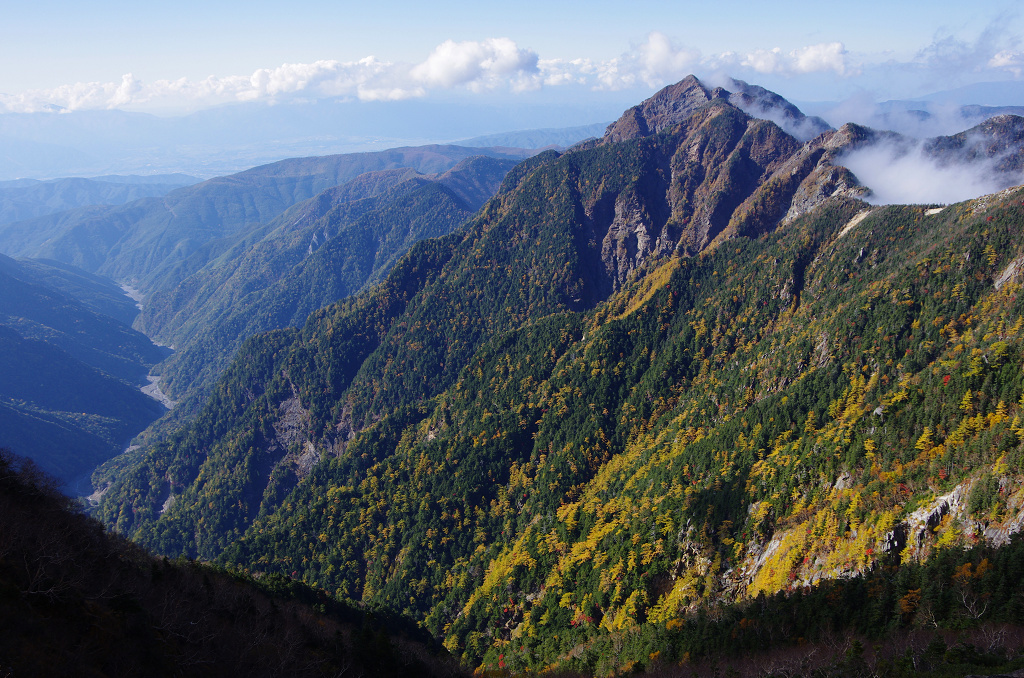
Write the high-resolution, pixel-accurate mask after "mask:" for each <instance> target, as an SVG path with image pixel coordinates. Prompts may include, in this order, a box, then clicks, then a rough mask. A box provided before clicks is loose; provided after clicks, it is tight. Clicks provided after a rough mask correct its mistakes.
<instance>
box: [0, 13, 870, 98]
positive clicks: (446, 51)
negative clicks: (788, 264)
mask: <svg viewBox="0 0 1024 678" xmlns="http://www.w3.org/2000/svg"><path fill="white" fill-rule="evenodd" d="M723 68H732V69H734V70H737V71H743V70H752V71H754V72H757V73H772V74H776V75H796V74H805V73H814V72H831V73H833V74H836V75H839V76H843V75H845V74H847V73H849V72H851V71H852V70H853V69H851V66H850V64H849V62H848V54H847V53H846V50H845V49H844V48H843V45H842V43H838V42H833V43H823V44H820V45H811V46H808V47H803V48H800V49H798V50H793V51H790V52H785V53H784V52H782V51H781V50H779V49H768V50H758V51H755V52H750V53H747V54H738V53H733V52H727V53H723V54H718V55H712V56H707V57H705V56H703V55H701V53H700V51H699V50H696V49H693V48H690V47H687V46H685V45H680V44H677V43H676V42H674V41H673V40H671V39H670V38H669V37H668V36H666V35H664V34H662V33H659V32H652V33H650V34H649V35H648V36H647V39H646V40H645V41H644V42H642V43H639V44H636V45H633V46H632V47H631V48H630V49H629V50H628V51H626V52H624V53H623V54H621V55H619V56H618V57H615V58H613V59H609V60H606V61H597V60H592V59H587V58H579V59H570V60H564V59H542V58H540V56H539V55H538V54H537V53H536V52H534V51H532V50H530V49H526V48H523V47H520V46H519V45H517V44H516V43H515V42H514V41H513V40H511V39H509V38H489V39H487V40H481V41H465V42H455V41H452V40H447V41H445V42H443V43H442V44H440V45H438V46H437V47H436V48H435V49H434V50H433V51H432V52H431V53H430V54H429V55H428V56H427V57H426V58H425V59H424V60H423V61H421V62H420V63H416V64H407V63H397V62H390V61H384V60H381V59H378V58H376V57H374V56H367V57H365V58H363V59H359V60H358V61H348V62H341V61H333V60H323V61H316V62H313V63H305V64H303V63H298V64H282V65H280V66H278V67H276V68H261V69H258V70H257V71H255V72H254V73H252V74H251V75H247V76H246V75H230V76H210V77H208V78H206V79H204V80H199V81H196V80H189V79H187V78H180V79H177V80H157V81H154V82H144V81H142V80H140V79H138V78H136V77H135V76H134V75H132V74H131V73H127V74H125V75H124V76H123V78H122V79H121V82H84V83H75V84H72V85H65V86H62V87H57V88H53V89H46V90H42V89H40V90H31V91H27V92H22V93H19V94H0V111H6V112H36V111H45V110H67V111H74V110H86V109H112V108H133V107H134V108H147V107H148V108H161V107H163V108H186V109H197V108H203V107H207V106H214V105H218V104H223V103H228V102H237V101H268V102H277V101H284V100H287V99H289V98H322V97H339V96H340V97H352V98H355V99H359V100H362V101H391V100H399V99H409V98H415V97H424V96H428V95H429V94H430V93H431V92H435V91H445V90H453V89H459V88H462V89H465V90H468V91H471V92H484V91H493V90H507V91H511V92H523V91H530V90H536V89H540V88H543V87H559V86H566V85H577V86H584V87H589V88H591V89H594V90H612V91H614V90H622V89H629V88H634V87H647V88H657V87H660V86H663V85H665V84H667V83H669V82H674V81H675V80H678V79H680V78H682V77H684V76H685V75H687V74H688V73H691V72H710V71H712V70H716V69H723Z"/></svg>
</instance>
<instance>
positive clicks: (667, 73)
mask: <svg viewBox="0 0 1024 678" xmlns="http://www.w3.org/2000/svg"><path fill="white" fill-rule="evenodd" d="M699 63H700V52H699V51H698V50H696V49H692V48H688V47H685V46H681V45H678V44H676V43H675V42H673V41H672V40H671V39H670V38H669V37H668V36H667V35H665V34H664V33H659V32H658V31H654V32H652V33H650V34H649V35H648V36H647V40H646V41H644V42H643V43H640V44H639V45H634V46H633V48H632V49H631V50H629V51H628V52H625V53H624V54H622V55H621V56H619V57H616V58H614V59H611V60H609V61H605V62H600V63H596V64H595V63H591V62H589V61H587V62H581V63H579V64H577V65H578V66H579V67H580V68H579V73H580V74H581V75H592V76H594V77H595V78H596V80H597V86H598V87H600V88H602V89H611V90H617V89H626V88H629V87H636V86H638V85H641V84H643V85H647V86H648V87H659V86H661V85H664V84H666V83H668V82H673V81H675V80H679V79H680V78H683V77H685V76H686V75H687V74H689V73H690V72H691V71H693V70H694V67H695V66H697V65H698V64H699Z"/></svg>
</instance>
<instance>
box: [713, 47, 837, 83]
mask: <svg viewBox="0 0 1024 678" xmlns="http://www.w3.org/2000/svg"><path fill="white" fill-rule="evenodd" d="M717 61H718V63H720V64H729V63H733V64H737V65H739V66H740V67H744V68H749V69H751V70H753V71H755V72H757V73H762V74H769V73H770V74H775V75H798V74H806V73H824V72H832V73H835V74H836V75H841V76H842V75H847V74H848V72H850V71H851V68H850V65H849V63H848V54H847V51H846V48H845V47H844V46H843V43H841V42H823V43H820V44H817V45H808V46H806V47H801V48H799V49H794V50H790V51H788V52H784V51H782V49H780V48H778V47H776V48H774V49H760V50H755V51H752V52H748V53H746V54H743V55H738V54H736V53H733V52H726V53H725V54H722V55H720V56H719V58H718V59H717Z"/></svg>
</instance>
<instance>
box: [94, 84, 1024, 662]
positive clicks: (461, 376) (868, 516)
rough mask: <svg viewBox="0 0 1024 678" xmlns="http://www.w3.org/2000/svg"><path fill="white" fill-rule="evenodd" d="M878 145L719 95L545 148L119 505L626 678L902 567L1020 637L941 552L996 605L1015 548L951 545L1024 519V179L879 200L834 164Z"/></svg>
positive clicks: (461, 631)
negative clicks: (621, 129) (775, 602)
mask: <svg viewBox="0 0 1024 678" xmlns="http://www.w3.org/2000/svg"><path fill="white" fill-rule="evenodd" d="M726 94H728V93H726ZM645 124H646V123H645ZM870 134H871V133H870V131H866V130H864V129H863V128H856V127H855V126H846V127H844V128H842V129H840V130H838V131H836V132H829V133H826V134H825V135H823V136H820V137H817V138H816V139H813V140H811V141H809V142H807V143H804V144H801V143H799V142H797V141H796V140H795V139H793V138H792V137H789V136H788V135H786V134H785V133H784V132H783V131H782V130H781V129H780V128H778V127H776V126H775V125H774V124H773V123H770V122H766V121H759V120H754V119H752V118H750V117H748V116H747V115H746V114H744V113H743V112H742V111H740V110H738V109H736V108H735V107H734V106H732V105H731V104H729V103H728V101H727V100H726V98H725V97H724V96H713V97H710V98H709V100H708V101H704V102H698V105H696V106H695V107H694V109H693V110H692V111H691V112H690V115H689V116H688V117H686V118H685V120H684V121H682V122H673V123H672V124H670V125H667V126H665V127H664V128H663V129H661V131H659V132H657V133H656V134H641V135H638V136H634V137H631V138H628V139H624V140H621V141H617V140H614V139H611V138H606V139H605V140H603V141H601V142H595V143H589V144H584V145H583V146H581V147H579V148H577V149H575V150H574V151H572V152H569V153H566V154H564V155H562V156H559V155H558V154H555V153H546V154H542V155H540V156H537V157H536V158H533V159H531V160H529V161H527V162H525V163H522V164H521V165H520V166H518V167H516V168H515V169H514V170H513V171H511V172H510V173H509V174H508V176H507V177H506V178H505V181H504V184H503V186H502V189H501V190H500V191H499V192H498V194H497V195H496V196H495V198H493V199H492V200H491V201H490V202H488V203H487V204H486V205H485V206H484V207H483V209H482V210H481V211H480V212H478V213H477V215H476V216H475V217H474V218H473V219H472V220H471V221H470V222H469V223H468V224H467V226H466V227H465V229H464V230H462V231H459V232H456V233H453V234H450V235H448V236H446V237H444V238H440V239H435V240H428V241H423V242H421V243H419V244H417V245H416V246H414V247H413V248H412V249H411V250H410V252H409V254H408V255H406V256H405V257H404V258H402V259H401V260H400V261H399V262H398V263H397V264H396V265H395V267H394V268H393V270H392V271H391V273H390V274H389V275H388V276H387V278H386V279H385V280H384V281H383V282H382V283H381V284H380V285H378V286H376V287H373V288H371V289H368V290H366V291H364V292H363V293H361V294H360V295H357V296H356V297H353V298H351V299H348V300H345V301H343V302H341V303H339V304H335V305H333V306H331V307H328V308H326V309H322V310H319V311H317V312H315V313H313V314H311V315H310V317H309V319H308V320H307V322H306V323H305V325H304V326H303V327H302V328H301V329H295V330H283V331H278V332H274V333H269V334H263V335H257V336H256V337H254V338H252V339H250V340H249V341H248V342H247V343H246V344H245V345H243V347H242V348H241V350H240V352H239V354H238V357H237V359H236V360H235V362H234V363H233V364H232V366H231V367H230V368H229V369H228V370H227V372H226V373H225V375H224V377H223V378H222V379H221V381H220V382H219V383H218V384H217V386H216V387H215V389H214V391H213V394H212V396H211V399H210V401H209V403H208V404H207V405H206V406H205V407H204V408H203V410H202V412H201V413H200V414H199V416H198V417H197V419H196V421H195V422H194V423H193V424H192V425H190V426H189V427H186V428H185V429H183V430H181V431H179V432H178V433H176V434H175V435H173V436H170V437H169V438H168V439H167V440H165V441H163V442H162V443H160V444H158V445H155V446H153V447H151V448H148V449H145V450H141V451H139V452H138V453H136V454H135V455H133V456H130V457H126V458H123V459H120V460H118V461H117V462H116V463H114V464H111V465H108V466H107V467H106V468H105V469H103V470H102V471H101V472H100V473H99V474H97V476H96V478H97V480H99V481H102V482H103V483H105V484H108V485H109V488H108V490H107V493H106V494H105V495H104V499H103V503H102V505H101V506H100V507H99V509H98V512H99V515H101V516H102V518H103V520H104V521H105V522H106V523H107V524H109V525H111V526H114V527H116V528H117V529H118V530H119V531H121V532H123V533H124V534H126V535H128V536H130V537H132V538H133V539H137V540H139V541H140V542H142V543H144V544H147V545H150V546H152V547H153V548H155V549H157V550H158V551H160V552H163V553H168V554H177V553H186V554H189V555H197V556H200V557H203V558H219V559H221V560H222V562H226V563H230V564H231V565H233V566H235V567H241V568H245V569H247V570H249V571H250V572H253V573H271V572H273V573H284V574H288V575H290V576H293V577H296V578H299V579H302V580H304V581H306V582H308V583H311V584H315V585H317V586H321V587H323V588H325V589H327V590H328V591H330V592H332V593H333V594H334V595H336V596H338V597H340V598H347V599H353V600H361V601H366V602H374V603H381V604H385V605H388V606H390V607H392V608H394V609H396V610H399V611H401V612H403V613H405V614H407V615H409V616H411V617H413V618H415V619H419V620H422V622H423V623H424V624H425V625H426V627H427V628H428V629H429V630H430V631H431V632H432V633H434V634H435V635H436V636H439V637H443V638H444V639H445V644H446V645H447V647H448V648H449V649H450V650H452V651H453V652H455V653H456V654H458V655H460V656H462V657H463V658H464V659H465V660H466V661H467V662H469V663H470V664H472V665H477V666H481V665H482V666H488V667H492V668H493V667H498V668H501V667H514V668H516V669H523V668H530V669H533V670H538V669H541V668H543V667H546V666H550V665H561V666H569V667H572V668H577V669H581V670H588V671H590V670H597V671H599V672H601V673H609V672H614V671H617V670H621V669H623V668H625V667H626V666H627V665H632V664H631V662H633V663H635V662H641V663H647V661H648V660H650V658H649V657H647V658H645V655H646V654H650V653H651V650H650V648H653V647H655V646H654V645H652V644H651V643H652V642H655V641H652V640H651V639H660V640H658V641H657V642H666V643H667V642H669V640H666V639H675V640H672V641H671V642H673V643H675V644H674V645H673V647H675V648H676V649H679V648H680V647H682V646H681V645H680V644H679V642H681V641H680V639H681V638H683V637H689V638H690V639H691V640H692V639H693V638H696V637H699V635H700V634H701V633H704V630H706V629H708V628H709V627H707V626H701V624H703V623H704V622H705V621H706V619H705V618H704V617H702V616H701V615H712V616H715V615H722V614H725V612H723V610H726V609H727V608H724V607H722V605H728V604H731V603H735V602H739V603H742V602H743V601H750V600H758V599H760V598H761V597H762V594H763V595H764V596H770V595H773V594H776V593H779V592H793V593H796V592H798V591H801V590H803V588H804V587H808V586H815V585H820V584H821V583H822V582H831V581H835V580H838V579H843V578H848V577H854V576H859V575H867V574H868V573H870V572H872V571H873V568H878V567H882V566H894V565H897V564H899V563H902V564H903V565H904V566H908V569H906V570H905V572H910V573H913V572H917V573H918V574H907V575H904V576H906V577H911V578H910V579H903V580H901V581H902V582H903V583H902V584H900V585H899V586H902V587H903V588H899V587H896V588H892V589H890V598H887V599H886V600H888V601H889V602H888V603H886V605H888V607H885V606H884V605H882V606H881V607H879V608H878V615H879V616H878V619H879V620H880V623H881V624H882V625H889V626H891V627H893V628H895V627H898V626H900V625H901V624H906V625H913V624H927V623H934V624H940V625H950V624H961V625H967V626H970V625H976V624H979V623H982V622H984V621H987V620H988V619H989V617H987V616H986V615H989V616H993V617H994V616H995V615H1001V616H1000V617H998V618H999V619H1004V620H1011V621H1013V620H1016V621H1018V622H1019V614H1020V605H1019V603H1020V601H1019V596H1018V597H1014V596H1016V595H1017V594H1015V593H1014V592H1012V591H1010V592H1006V591H1004V593H1005V595H1003V594H1000V595H1003V597H1002V598H1001V599H1000V600H1001V602H1000V604H999V605H998V606H996V605H993V606H991V607H985V608H984V609H982V607H980V606H975V607H973V608H970V607H969V606H968V607H965V610H966V612H965V613H962V614H961V613H960V612H959V610H958V609H956V610H954V609H953V608H951V607H950V606H951V605H952V603H950V600H951V599H950V598H949V597H948V596H946V594H944V593H942V591H931V590H930V589H929V590H926V589H925V587H924V586H923V585H921V586H919V587H918V588H916V589H915V588H914V587H915V585H916V583H915V582H917V581H920V580H919V579H912V577H921V576H927V575H922V574H920V573H921V572H922V570H914V569H913V568H910V567H909V566H910V565H911V564H914V563H925V566H926V567H928V565H927V563H929V562H931V559H933V558H936V557H938V558H940V559H941V558H946V560H940V561H937V562H946V563H952V565H950V567H960V568H963V567H965V566H966V565H967V564H968V563H970V568H968V569H969V572H967V574H965V575H964V576H967V575H968V574H969V576H970V579H963V577H961V580H962V582H961V583H963V586H962V587H961V589H962V590H964V591H968V592H974V593H977V594H978V595H982V594H983V593H985V591H986V590H988V589H985V588H984V587H988V586H990V585H995V584H993V583H992V582H993V580H992V579H986V576H988V575H987V574H986V572H987V571H988V570H987V569H986V568H988V567H989V566H983V565H982V560H983V559H984V558H988V557H989V556H990V555H991V553H990V552H985V551H977V552H975V553H974V554H970V555H967V556H963V557H960V556H956V557H953V556H944V555H943V554H944V553H948V552H954V551H955V549H959V548H960V547H964V546H971V545H975V544H978V545H987V546H990V547H996V546H1000V545H1005V544H1007V543H1008V542H1009V539H1010V535H1011V534H1013V533H1015V532H1018V531H1020V529H1021V526H1022V524H1024V494H1022V491H1021V489H1020V488H1021V481H1022V480H1024V477H1022V474H1024V472H1022V468H1024V465H1022V461H1024V459H1022V455H1024V446H1022V440H1024V422H1022V419H1024V413H1022V411H1021V410H1022V408H1024V404H1022V403H1024V372H1022V369H1021V364H1024V341H1022V339H1024V337H1022V332H1024V307H1022V303H1024V302H1022V301H1021V300H1020V298H1019V296H1020V295H1019V292H1020V291H1021V272H1022V270H1024V268H1022V267H1024V264H1022V263H1021V262H1022V261H1024V233H1022V225H1024V190H1008V191H1004V192H1002V193H1000V194H997V195H993V196H989V197H986V198H983V199H979V200H975V201H969V202H966V203H960V204H957V205H952V206H950V207H947V208H945V209H937V208H935V209H928V208H926V207H918V206H889V207H881V208H875V207H872V206H870V205H868V204H866V203H864V202H861V201H859V200H858V199H857V197H858V196H860V195H864V189H863V187H860V186H858V184H857V181H856V178H855V177H853V176H852V175H851V174H850V173H849V171H847V170H845V169H844V168H842V167H840V166H837V165H836V164H835V160H836V158H837V157H838V152H839V151H840V150H841V149H842V148H844V147H846V148H848V147H850V146H851V145H855V144H857V143H860V142H861V141H863V140H864V139H866V138H867V137H869V136H870ZM1008 553H1009V552H1008ZM992 558H994V556H992ZM991 562H993V561H992V560H990V561H989V563H990V564H991ZM1009 562H1010V561H1007V563H1009ZM1014 562H1015V561H1014ZM1000 567H1003V566H1000ZM1013 567H1017V566H1016V565H1012V564H1007V565H1006V566H1005V567H1003V569H1002V570H1001V571H1000V572H999V573H997V574H996V575H992V576H994V577H997V578H998V581H1000V582H1006V581H1011V580H1010V579H1007V576H1008V574H1007V573H1008V572H1009V571H1011V570H1012V568H1013ZM978 568H981V569H982V570H984V572H982V574H978V571H979V570H978ZM946 574H948V573H946ZM943 576H946V575H945V574H944V575H943ZM951 577H952V575H949V578H947V580H946V581H949V582H951V585H952V583H955V582H956V581H957V580H954V579H953V578H951ZM976 580H977V581H976ZM975 583H977V584H978V588H975V587H974V585H975ZM999 586H1004V584H999ZM821 590H822V591H825V590H827V588H823V589H821ZM844 590H847V589H844ZM848 590H850V591H854V590H855V589H853V588H851V589H848ZM915 591H916V593H915ZM990 592H991V591H990ZM911 594H913V595H911ZM822 595H824V594H822ZM837 595H838V594H837ZM844 595H845V594H844ZM857 595H860V594H857ZM908 595H909V596H910V598H906V596H908ZM971 595H973V593H971ZM891 596H896V599H895V600H897V601H900V602H899V605H898V609H899V610H900V611H899V613H895V612H894V611H893V610H895V609H897V608H896V607H894V606H896V605H897V603H895V602H893V600H894V599H893V598H892V597H891ZM914 596H918V597H917V598H915V597H914ZM944 596H945V597H944ZM965 596H966V594H965ZM904 599H905V600H904ZM967 600H969V596H968V597H963V598H961V600H960V602H961V603H963V604H964V605H965V606H966V605H967V603H966V602H964V601H967ZM903 602H906V604H905V605H904V604H903ZM851 605H852V603H851ZM880 605H881V603H880ZM942 606H945V607H942ZM728 609H729V610H743V609H745V608H728ZM847 609H852V608H847ZM972 610H973V612H972ZM954 612H955V614H954ZM729 614H733V612H729ZM739 614H743V613H742V612H740V613H739ZM929 615H932V616H931V617H929ZM972 615H973V616H972ZM851 619H852V617H851ZM851 623H854V622H852V621H851ZM845 628H849V627H845ZM702 629H703V630H702ZM857 630H858V631H861V632H863V628H862V627H859V628H858V629H857ZM708 633H711V631H708ZM773 633H774V631H773ZM686 634H691V635H690V636H686ZM687 642H690V641H687ZM693 642H696V641H693ZM626 646H628V647H629V648H630V649H629V651H628V652H622V648H623V647H626ZM609 647H614V648H615V651H614V652H609V651H608V648H609ZM694 651H696V650H694ZM680 653H681V650H680ZM683 658H684V657H682V656H681V654H677V655H673V656H669V655H666V660H669V661H678V660H680V659H683Z"/></svg>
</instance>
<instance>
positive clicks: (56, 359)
mask: <svg viewBox="0 0 1024 678" xmlns="http://www.w3.org/2000/svg"><path fill="white" fill-rule="evenodd" d="M46 283H49V285H47V284H46ZM111 287H114V286H113V285H111V284H109V283H107V285H104V284H103V283H102V282H101V281H99V280H98V279H95V276H91V275H89V274H87V273H84V272H79V273H77V274H76V273H75V272H74V271H72V270H70V267H65V266H52V265H48V264H45V263H40V262H31V261H30V262H20V261H15V260H12V259H9V258H8V257H3V256H0V344H2V347H0V420H2V423H0V445H4V446H7V447H10V448H12V449H14V450H16V451H17V452H18V453H19V454H22V455H25V456H28V457H30V458H32V459H34V460H35V461H36V462H37V463H39V465H40V466H42V467H43V468H44V469H46V471H47V472H48V473H51V474H53V475H55V476H57V477H59V478H60V479H61V480H62V481H65V482H71V481H73V480H75V479H77V478H78V477H80V476H82V475H83V474H88V473H89V472H90V471H91V470H92V469H93V468H94V467H95V466H96V465H97V464H99V463H101V462H103V461H106V460H107V459H109V458H111V457H113V456H114V455H116V454H117V453H119V452H121V451H122V450H123V449H124V446H125V445H126V444H127V442H128V441H129V440H130V439H131V438H132V437H133V436H134V435H136V434H137V433H138V432H139V431H141V430H142V429H144V428H145V427H146V426H148V425H149V424H150V423H151V422H152V421H153V420H154V419H156V418H157V417H159V416H160V415H161V414H162V413H163V412H164V408H163V407H162V406H161V405H160V404H159V403H157V402H156V401H155V400H153V399H151V398H149V397H147V396H145V395H143V394H142V393H141V392H140V391H139V384H140V383H142V382H143V381H144V376H145V374H146V372H147V371H148V370H149V368H150V367H151V366H152V365H153V364H155V363H157V362H158V361H160V360H161V359H162V358H163V357H164V356H165V355H166V352H165V351H163V350H161V349H160V348H159V347H157V346H155V345H154V344H153V343H152V342H151V341H150V340H149V339H148V338H146V337H145V336H144V335H142V334H140V333H139V332H136V331H135V330H133V329H131V327H129V326H128V325H127V324H125V323H124V322H122V321H119V320H116V319H114V318H113V317H111V316H109V315H104V314H103V313H102V310H107V309H109V310H111V311H113V312H114V313H116V314H120V315H122V318H123V319H125V318H124V316H129V317H128V318H126V319H127V320H128V322H130V321H131V317H130V316H131V314H132V312H133V311H136V309H134V308H133V307H132V306H131V304H130V302H129V303H128V304H127V305H120V304H118V302H117V299H116V297H115V296H114V295H115V294H116V292H115V291H114V290H116V287H114V290H111V289H110V288H111ZM73 295H74V296H73ZM78 295H80V296H81V300H80V299H79V298H76V297H77V296H78ZM121 299H124V297H123V295H121ZM126 306H127V307H126Z"/></svg>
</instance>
